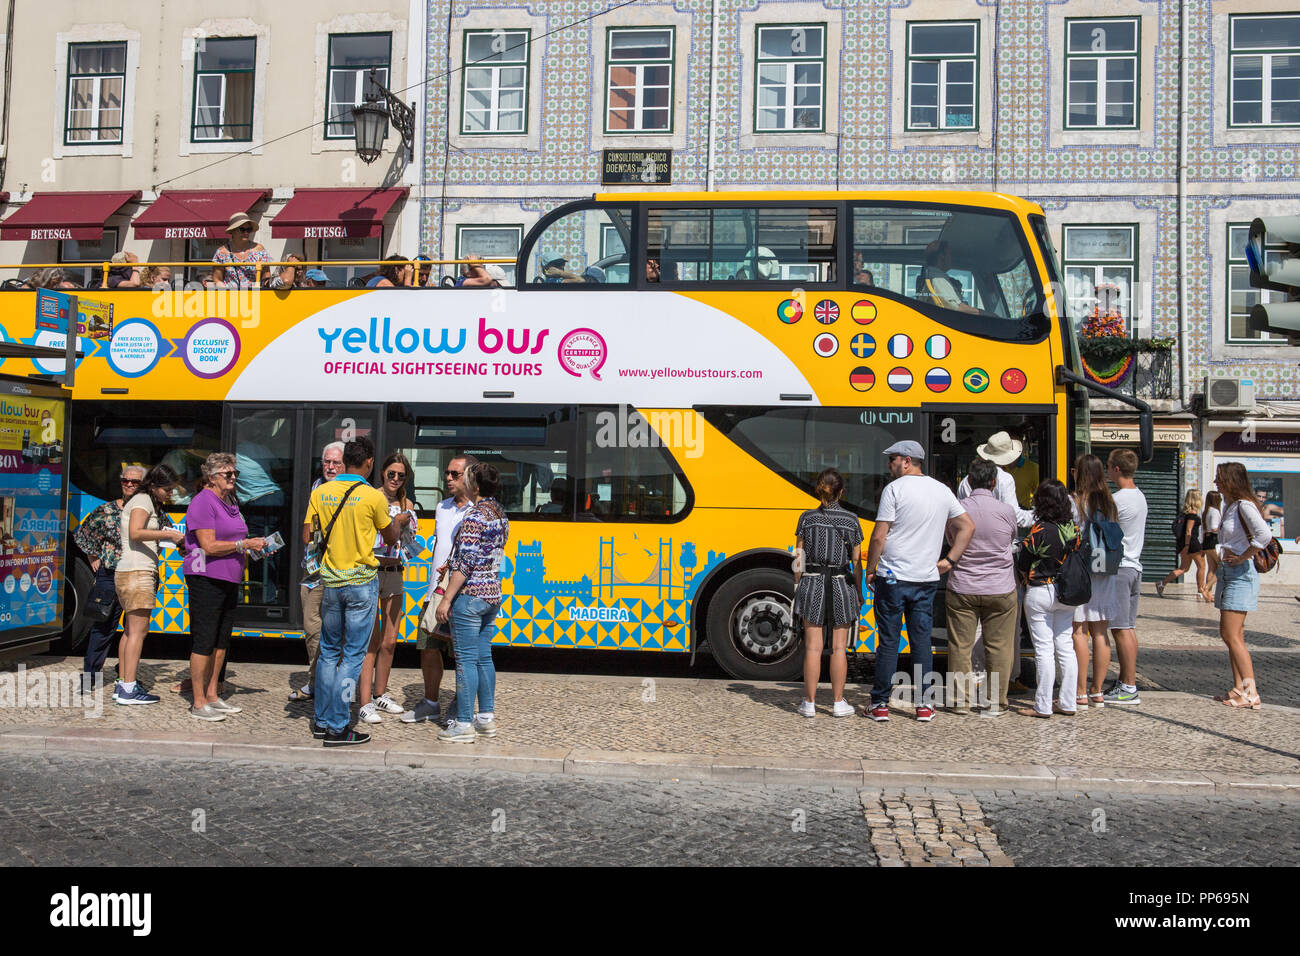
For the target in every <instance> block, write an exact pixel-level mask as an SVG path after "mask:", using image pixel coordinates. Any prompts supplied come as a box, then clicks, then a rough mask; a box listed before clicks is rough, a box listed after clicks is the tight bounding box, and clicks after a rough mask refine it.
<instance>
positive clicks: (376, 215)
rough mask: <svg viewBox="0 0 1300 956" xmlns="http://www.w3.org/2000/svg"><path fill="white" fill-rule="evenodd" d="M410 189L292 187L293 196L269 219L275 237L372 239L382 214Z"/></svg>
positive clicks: (377, 232) (378, 230)
mask: <svg viewBox="0 0 1300 956" xmlns="http://www.w3.org/2000/svg"><path fill="white" fill-rule="evenodd" d="M410 191H411V190H410V188H409V187H407V186H402V187H401V188H398V189H295V190H294V192H293V198H292V199H290V200H289V202H288V203H287V204H286V205H285V207H284V208H283V209H281V210H280V214H279V215H278V216H276V217H275V218H274V219H272V220H271V235H272V237H274V238H276V239H376V238H378V237H380V236H382V235H383V234H384V216H386V215H387V214H388V210H390V209H392V208H393V203H395V202H397V200H399V199H405V198H406V195H407V193H409V192H410Z"/></svg>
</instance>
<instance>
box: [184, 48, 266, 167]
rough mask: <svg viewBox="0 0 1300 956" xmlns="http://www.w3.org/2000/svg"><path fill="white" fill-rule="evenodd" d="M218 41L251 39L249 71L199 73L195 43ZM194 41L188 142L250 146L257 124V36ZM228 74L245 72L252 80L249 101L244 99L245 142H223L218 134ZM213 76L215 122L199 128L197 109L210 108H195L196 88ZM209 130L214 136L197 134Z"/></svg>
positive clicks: (223, 121)
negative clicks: (217, 88)
mask: <svg viewBox="0 0 1300 956" xmlns="http://www.w3.org/2000/svg"><path fill="white" fill-rule="evenodd" d="M222 40H252V41H253V66H252V68H251V69H240V70H200V69H199V67H198V62H199V60H198V54H199V50H198V44H199V43H211V42H215V41H222ZM194 42H195V51H194V77H193V81H192V82H193V88H194V102H193V104H192V105H191V107H190V139H191V140H192V141H193V142H195V143H203V144H209V143H231V144H235V143H253V142H255V141H256V139H257V124H256V122H255V117H256V115H257V85H258V79H259V78H258V49H257V48H258V37H257V36H256V35H247V36H228V37H204V38H202V39H201V40H200V39H196V40H195V41H194ZM232 72H237V73H248V74H250V75H251V76H252V77H253V87H252V89H251V90H250V91H249V98H248V99H249V102H248V138H247V139H227V138H226V137H224V136H223V135H221V134H222V133H223V132H224V131H225V128H226V91H227V88H228V86H229V83H228V82H227V81H228V76H229V74H230V73H232ZM214 76H215V77H220V78H221V97H220V100H219V101H218V104H217V122H216V124H215V125H214V124H212V123H204V124H202V126H200V124H199V122H198V119H199V110H201V109H207V110H210V109H212V107H211V106H210V105H209V106H199V87H201V86H202V85H203V81H204V80H207V79H209V78H211V77H214ZM239 125H240V126H243V125H244V124H243V123H240V124H239ZM213 128H215V129H216V131H217V135H215V136H211V135H201V134H200V130H201V129H209V130H210V129H213Z"/></svg>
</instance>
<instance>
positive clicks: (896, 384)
mask: <svg viewBox="0 0 1300 956" xmlns="http://www.w3.org/2000/svg"><path fill="white" fill-rule="evenodd" d="M885 381H887V382H889V387H890V388H892V389H893V390H894V391H896V392H906V391H907V390H908V389H909V388H911V387H912V373H911V372H909V371H908V370H907V369H905V368H903V367H902V366H899V367H898V368H891V369H890V370H889V377H888V378H886V379H885Z"/></svg>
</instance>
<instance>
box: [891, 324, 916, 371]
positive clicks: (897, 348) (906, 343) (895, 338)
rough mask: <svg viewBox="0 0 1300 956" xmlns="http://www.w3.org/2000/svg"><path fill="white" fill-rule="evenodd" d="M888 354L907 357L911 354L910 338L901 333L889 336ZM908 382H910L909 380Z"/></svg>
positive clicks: (895, 356)
mask: <svg viewBox="0 0 1300 956" xmlns="http://www.w3.org/2000/svg"><path fill="white" fill-rule="evenodd" d="M889 354H890V355H892V356H893V357H894V358H907V357H908V356H909V355H911V354H912V340H911V339H909V338H908V337H907V336H906V335H904V334H903V333H901V332H900V333H898V334H897V335H891V336H890V337H889ZM908 384H911V382H910V380H909V382H908Z"/></svg>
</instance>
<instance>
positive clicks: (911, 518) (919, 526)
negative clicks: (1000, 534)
mask: <svg viewBox="0 0 1300 956" xmlns="http://www.w3.org/2000/svg"><path fill="white" fill-rule="evenodd" d="M885 455H886V456H887V457H888V458H889V475H890V477H891V478H892V479H893V480H892V481H890V483H889V484H887V485H886V486H885V490H884V491H882V492H881V493H880V505H879V507H878V508H877V509H876V525H875V528H874V529H872V532H871V544H870V547H869V548H868V551H867V561H866V569H865V570H866V577H867V584H868V585H869V586H870V587H872V588H873V589H874V591H875V600H874V601H873V607H874V610H875V615H876V636H877V640H876V682H875V685H874V686H873V687H872V688H871V707H870V708H869V709H868V711H867V713H866V716H868V717H870V718H871V719H872V720H874V721H877V722H883V721H886V720H889V696H890V691H891V690H892V687H893V683H894V672H895V671H896V670H897V668H898V648H899V644H900V643H901V639H902V632H903V618H904V617H906V618H907V640H908V644H909V645H910V649H911V654H912V663H913V671H914V672H915V680H914V684H913V691H914V693H915V697H916V719H917V720H919V721H921V722H922V723H928V722H929V721H931V720H933V719H934V700H933V698H932V691H928V690H927V687H928V686H929V685H931V684H932V683H933V679H934V675H933V670H934V655H933V652H932V651H931V648H930V629H931V626H932V625H933V622H934V594H935V591H937V590H938V588H939V576H940V575H941V574H947V573H948V571H949V570H951V569H952V568H953V567H954V566H956V564H957V562H958V561H960V560H961V556H962V552H963V551H965V550H966V545H967V544H969V543H970V539H971V535H973V534H974V533H975V522H974V521H972V520H971V519H970V516H969V515H968V514H966V510H965V509H964V508H963V507H962V506H961V505H960V504H958V503H957V497H956V496H955V495H954V494H953V493H952V491H951V490H949V488H948V486H947V485H945V484H942V483H941V482H938V481H935V480H934V479H933V478H930V477H928V476H926V475H925V474H924V473H923V472H922V470H921V465H922V464H923V463H924V461H925V449H923V448H922V447H921V446H920V445H919V444H918V443H916V442H914V441H900V442H895V443H894V444H892V445H890V446H889V447H888V448H886V449H885ZM950 524H951V526H952V532H953V535H952V548H951V549H950V550H949V552H948V555H947V557H944V558H940V557H939V555H940V553H941V552H942V550H943V543H944V532H945V530H946V529H947V528H948V526H949V525H950Z"/></svg>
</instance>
